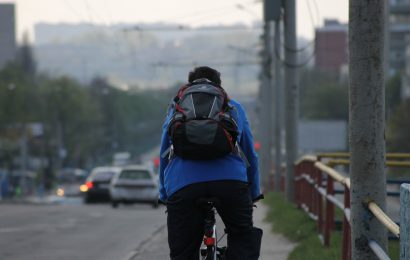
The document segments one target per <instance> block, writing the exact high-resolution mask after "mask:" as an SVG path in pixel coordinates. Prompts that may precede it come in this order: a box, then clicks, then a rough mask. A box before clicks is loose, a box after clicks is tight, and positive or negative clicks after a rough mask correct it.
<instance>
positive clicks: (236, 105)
mask: <svg viewBox="0 0 410 260" xmlns="http://www.w3.org/2000/svg"><path fill="white" fill-rule="evenodd" d="M229 105H231V106H233V107H234V108H235V109H236V110H237V111H238V112H239V114H241V115H242V114H243V113H245V110H244V108H243V106H242V105H241V103H239V101H237V100H235V99H229Z"/></svg>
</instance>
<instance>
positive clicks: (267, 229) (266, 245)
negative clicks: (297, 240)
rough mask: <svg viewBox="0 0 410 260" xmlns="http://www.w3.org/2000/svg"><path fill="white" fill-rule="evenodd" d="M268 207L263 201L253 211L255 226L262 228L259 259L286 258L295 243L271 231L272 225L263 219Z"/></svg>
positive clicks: (276, 259)
mask: <svg viewBox="0 0 410 260" xmlns="http://www.w3.org/2000/svg"><path fill="white" fill-rule="evenodd" d="M267 212H268V208H267V206H266V205H265V204H263V203H258V207H257V208H256V209H255V210H254V212H253V221H254V225H255V226H256V227H259V228H261V229H263V237H262V246H261V255H260V258H259V259H260V260H286V259H287V258H288V255H289V253H290V252H291V251H292V250H293V248H294V247H295V246H296V244H294V243H292V242H290V241H289V240H287V239H286V238H285V237H283V236H282V235H280V234H274V233H272V231H271V230H272V226H271V224H270V223H268V222H265V221H264V219H265V217H266V214H267Z"/></svg>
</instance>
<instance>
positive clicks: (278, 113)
mask: <svg viewBox="0 0 410 260" xmlns="http://www.w3.org/2000/svg"><path fill="white" fill-rule="evenodd" d="M280 33H281V31H280V21H279V20H278V21H275V40H274V44H273V46H274V50H273V54H274V56H275V74H274V75H275V86H274V87H275V99H274V100H275V119H274V120H275V142H274V143H275V191H276V192H279V191H280V184H281V171H282V169H281V168H282V167H281V164H282V138H281V135H282V71H281V62H280V60H279V57H276V55H275V52H276V53H277V54H278V56H279V55H280V46H281V44H280Z"/></svg>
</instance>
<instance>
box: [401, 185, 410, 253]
mask: <svg viewBox="0 0 410 260" xmlns="http://www.w3.org/2000/svg"><path fill="white" fill-rule="evenodd" d="M409 258H410V184H408V183H407V184H402V185H401V186H400V260H406V259H409Z"/></svg>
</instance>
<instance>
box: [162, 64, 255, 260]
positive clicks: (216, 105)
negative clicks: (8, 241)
mask: <svg viewBox="0 0 410 260" xmlns="http://www.w3.org/2000/svg"><path fill="white" fill-rule="evenodd" d="M159 174H160V176H159V177H160V200H161V201H163V202H164V203H165V204H166V206H167V212H168V216H167V224H168V244H169V247H170V257H171V259H172V260H192V259H196V260H197V259H198V258H199V254H198V251H199V248H200V245H201V241H202V239H203V235H204V230H203V227H204V211H203V210H202V209H201V208H200V207H198V204H197V202H198V200H199V199H201V198H216V199H218V202H219V203H218V206H217V208H216V209H217V211H218V214H219V215H220V217H221V219H222V221H223V222H224V224H225V227H226V232H227V250H226V255H225V257H226V259H228V260H247V259H249V260H253V259H258V258H259V251H260V244H261V238H262V230H261V229H259V228H256V227H254V226H253V221H252V213H253V203H254V202H255V201H256V200H258V199H260V198H261V197H262V195H261V192H260V186H259V171H258V157H257V155H256V153H255V151H254V146H253V138H252V133H251V130H250V126H249V122H248V120H247V117H246V114H245V111H244V109H243V107H242V106H241V105H240V104H239V103H238V102H237V101H234V100H232V99H229V98H228V96H227V95H226V92H225V91H224V89H223V88H222V87H221V78H220V73H219V72H218V71H216V70H215V69H212V68H210V67H197V68H195V69H194V70H193V71H191V72H190V73H189V76H188V84H187V85H186V86H184V87H182V88H181V89H180V91H179V92H178V95H177V96H176V97H175V98H174V100H173V103H172V104H171V105H170V107H169V109H168V114H167V117H166V119H165V122H164V125H163V134H162V142H161V161H160V173H159Z"/></svg>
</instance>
